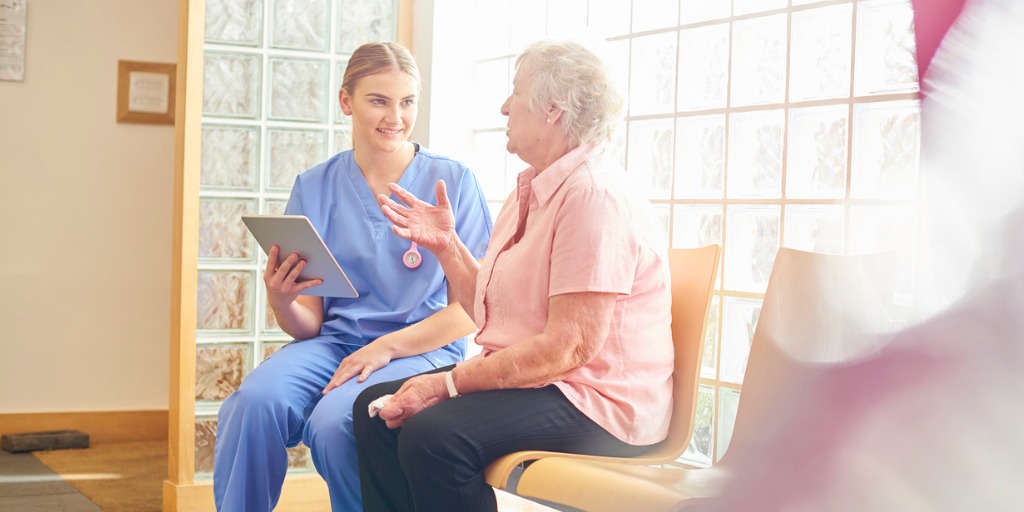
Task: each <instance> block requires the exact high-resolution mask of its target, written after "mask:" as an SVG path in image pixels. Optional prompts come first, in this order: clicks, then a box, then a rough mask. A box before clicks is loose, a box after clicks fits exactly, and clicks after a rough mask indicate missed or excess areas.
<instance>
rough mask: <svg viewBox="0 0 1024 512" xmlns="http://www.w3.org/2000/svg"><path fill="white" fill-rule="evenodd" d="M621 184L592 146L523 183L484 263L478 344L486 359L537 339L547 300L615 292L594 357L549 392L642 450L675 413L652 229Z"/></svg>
mask: <svg viewBox="0 0 1024 512" xmlns="http://www.w3.org/2000/svg"><path fill="white" fill-rule="evenodd" d="M627 180H628V177H627V176H626V173H625V171H624V170H623V169H622V168H621V167H620V166H618V165H617V164H616V163H615V162H613V161H612V160H611V159H609V158H606V157H605V156H604V151H603V149H602V148H601V147H600V146H598V145H596V144H589V145H583V146H580V147H578V148H576V149H574V150H572V151H571V152H569V153H568V154H567V155H565V156H563V157H562V158H560V159H559V160H558V161H557V162H555V163H554V164H552V165H551V166H550V167H548V168H547V169H546V170H544V171H543V172H537V171H536V170H535V169H533V168H532V167H531V168H528V169H526V170H525V171H523V172H522V173H520V174H519V178H518V187H517V189H516V190H515V191H514V192H513V193H512V194H510V195H509V197H508V199H507V200H506V201H505V205H504V206H503V207H502V210H501V213H500V214H499V215H498V218H497V220H496V221H495V223H494V232H493V234H492V238H491V243H490V246H489V248H488V250H487V255H486V256H484V259H483V260H482V261H481V266H480V273H479V275H478V277H477V295H476V301H475V303H474V312H475V317H476V321H477V323H478V327H480V331H479V332H478V333H477V336H476V342H477V343H479V344H480V345H481V346H482V347H483V353H482V355H483V356H486V355H488V354H490V353H492V352H494V351H497V350H501V349H502V348H504V347H508V346H511V345H514V344H516V343H519V342H521V341H523V340H526V339H527V338H530V337H532V336H534V335H537V334H540V333H541V332H543V330H544V326H545V324H546V323H547V315H548V298H549V297H552V296H554V295H560V294H564V293H577V292H610V293H617V294H618V299H617V300H616V303H615V309H614V314H613V315H612V319H611V321H612V324H611V326H610V329H609V332H608V338H607V339H606V340H605V342H604V345H603V347H602V348H601V350H600V352H599V353H598V354H597V356H596V357H595V358H594V359H593V360H592V361H590V362H589V363H588V364H587V365H586V366H584V367H582V368H580V369H579V370H577V371H576V372H575V373H573V374H572V375H570V376H569V377H567V378H566V379H565V380H563V381H559V382H554V385H555V386H558V388H559V389H560V390H561V391H562V393H564V394H565V396H566V397H567V398H568V399H569V400H570V401H571V402H572V403H573V404H574V405H575V406H576V407H577V408H579V409H580V411H582V412H583V413H584V414H586V415H587V417H589V418H590V419H592V420H594V421H595V422H596V423H597V424H598V425H600V426H602V427H603V428H605V429H606V430H608V432H610V433H611V434H613V435H614V436H615V437H617V438H619V439H620V440H622V441H624V442H626V443H629V444H633V445H647V444H653V443H656V442H658V441H661V440H662V439H664V438H665V437H666V436H667V435H668V424H669V417H670V415H671V412H672V367H673V361H672V359H673V348H672V332H671V327H670V323H671V300H672V298H671V292H670V288H669V285H670V281H669V275H668V260H667V257H666V255H665V252H664V248H665V243H664V241H663V237H662V235H661V231H660V229H659V223H658V221H657V219H656V218H655V216H654V214H653V210H652V208H651V207H650V203H648V202H647V201H646V200H645V199H643V198H640V197H638V196H637V195H632V194H630V193H628V192H627V190H629V188H630V187H629V186H628V184H627ZM517 231H519V240H518V241H514V238H515V236H516V233H517Z"/></svg>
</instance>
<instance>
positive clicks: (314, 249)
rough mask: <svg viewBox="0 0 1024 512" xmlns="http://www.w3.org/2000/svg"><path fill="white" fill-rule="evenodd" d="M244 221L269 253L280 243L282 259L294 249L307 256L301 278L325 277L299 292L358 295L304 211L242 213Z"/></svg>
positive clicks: (329, 295)
mask: <svg viewBox="0 0 1024 512" xmlns="http://www.w3.org/2000/svg"><path fill="white" fill-rule="evenodd" d="M242 222H244V223H245V227H247V228H249V232H251V233H252V235H253V236H254V237H256V241H257V242H259V244H260V247H262V248H263V252H266V253H270V248H271V247H273V246H274V244H277V245H278V247H280V258H281V259H284V258H287V257H288V255H289V254H291V253H293V252H294V253H298V255H299V257H300V258H302V259H304V260H306V268H304V269H302V274H301V275H300V276H299V279H298V281H299V282H302V281H308V280H310V279H323V280H324V282H323V284H320V285H317V286H313V287H310V288H306V289H305V290H303V291H301V292H299V294H300V295H316V296H321V297H344V298H355V297H358V296H359V293H358V292H356V289H355V288H354V287H353V286H352V283H351V282H350V281H349V280H348V276H346V275H345V272H344V271H343V270H341V266H340V265H338V261H337V260H335V259H334V255H333V254H331V251H330V250H329V249H327V245H326V244H324V240H323V239H322V238H320V234H319V233H317V232H316V229H314V228H313V224H312V223H311V222H309V219H308V218H306V216H305V215H242Z"/></svg>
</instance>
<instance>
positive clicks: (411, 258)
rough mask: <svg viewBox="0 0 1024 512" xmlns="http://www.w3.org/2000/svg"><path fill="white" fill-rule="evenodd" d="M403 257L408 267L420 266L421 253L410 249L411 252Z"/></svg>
mask: <svg viewBox="0 0 1024 512" xmlns="http://www.w3.org/2000/svg"><path fill="white" fill-rule="evenodd" d="M402 259H403V261H404V262H405V266H406V267H409V268H416V267H418V266H420V255H419V253H415V252H412V251H409V252H407V253H405V256H403V257H402Z"/></svg>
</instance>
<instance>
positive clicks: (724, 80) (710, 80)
mask: <svg viewBox="0 0 1024 512" xmlns="http://www.w3.org/2000/svg"><path fill="white" fill-rule="evenodd" d="M728 66H729V25H728V24H725V23H723V24H720V25H710V26H707V27H700V28H694V29H689V30H680V31H679V98H678V103H677V108H678V109H679V110H680V111H691V110H700V109H707V108H724V107H725V104H726V95H727V94H726V93H728V90H729V89H728V84H729V67H728Z"/></svg>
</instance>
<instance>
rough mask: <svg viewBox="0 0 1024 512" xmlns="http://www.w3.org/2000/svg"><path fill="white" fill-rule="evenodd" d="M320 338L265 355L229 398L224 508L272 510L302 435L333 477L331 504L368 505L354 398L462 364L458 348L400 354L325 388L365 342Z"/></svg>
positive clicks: (342, 510) (221, 485)
mask: <svg viewBox="0 0 1024 512" xmlns="http://www.w3.org/2000/svg"><path fill="white" fill-rule="evenodd" d="M333 340H334V338H326V339H325V338H313V339H310V340H303V341H298V342H293V343H290V344H288V345H286V346H284V347H283V348H282V349H281V350H279V351H278V352H277V353H275V354H274V355H273V356H271V357H270V358H268V359H267V360H265V361H263V362H262V363H261V364H260V365H259V366H257V367H256V369H254V370H253V371H252V373H250V374H249V375H247V376H246V377H245V379H244V380H243V382H242V385H241V386H240V387H239V389H238V390H237V391H235V392H234V393H233V394H232V395H231V396H229V397H228V398H227V400H225V401H224V404H223V405H222V406H221V408H220V413H219V415H218V418H217V442H216V445H215V447H214V462H213V494H214V501H215V503H216V506H217V510H219V511H224V512H226V511H243V512H253V511H264V510H266V511H269V510H272V509H273V508H274V506H275V505H276V504H277V500H278V498H280V497H281V486H282V485H283V483H284V478H285V473H286V472H287V470H288V454H287V452H286V451H285V448H286V447H292V446H296V445H297V444H298V443H299V441H300V440H301V441H302V442H303V443H305V444H306V446H308V447H309V448H310V452H311V454H312V457H313V464H314V465H315V466H316V470H317V472H319V473H320V475H321V476H322V477H323V478H324V480H326V481H327V487H328V488H329V489H330V495H331V509H332V510H334V511H335V512H347V511H357V510H362V499H361V498H360V493H359V464H358V459H357V455H356V444H355V436H354V434H353V430H352V404H353V402H354V401H355V399H356V397H357V396H358V395H359V393H360V392H361V391H363V390H364V389H366V387H367V386H370V385H373V384H376V383H379V382H387V381H391V380H396V379H401V378H405V377H408V376H411V375H416V374H418V373H421V372H424V371H428V370H432V369H434V368H439V367H442V366H446V365H449V364H454V363H456V362H457V361H458V358H457V356H456V355H455V354H453V353H452V351H451V350H448V351H446V350H444V349H443V348H442V349H438V350H435V351H434V352H430V353H427V354H424V355H418V356H412V357H406V358H401V359H395V360H393V361H391V362H390V363H389V364H388V365H387V366H385V367H384V368H381V369H379V370H377V371H375V372H373V373H372V374H370V377H369V378H368V379H367V380H366V381H365V382H357V381H356V379H355V378H352V379H350V380H349V381H348V382H346V383H344V384H342V385H341V386H340V387H337V388H335V389H333V390H331V391H330V392H329V393H328V394H327V395H326V396H324V395H321V394H320V392H321V391H322V390H323V388H324V387H325V386H326V385H327V383H328V382H329V381H330V380H331V377H333V376H334V372H335V370H337V369H338V365H339V364H341V360H342V359H343V358H345V357H346V356H347V355H349V354H351V353H352V352H355V351H356V350H358V349H359V348H360V347H358V346H355V345H347V344H341V343H336V342H334V341H333Z"/></svg>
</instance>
